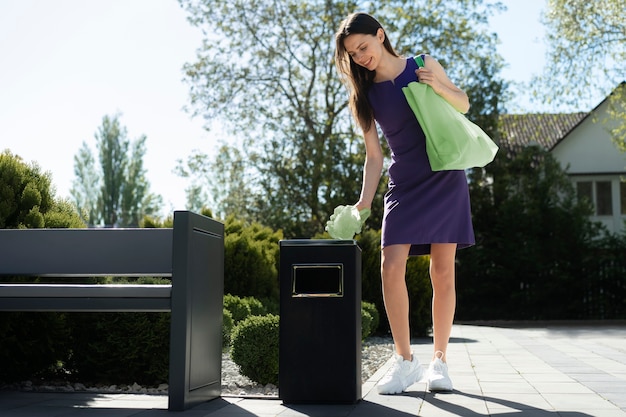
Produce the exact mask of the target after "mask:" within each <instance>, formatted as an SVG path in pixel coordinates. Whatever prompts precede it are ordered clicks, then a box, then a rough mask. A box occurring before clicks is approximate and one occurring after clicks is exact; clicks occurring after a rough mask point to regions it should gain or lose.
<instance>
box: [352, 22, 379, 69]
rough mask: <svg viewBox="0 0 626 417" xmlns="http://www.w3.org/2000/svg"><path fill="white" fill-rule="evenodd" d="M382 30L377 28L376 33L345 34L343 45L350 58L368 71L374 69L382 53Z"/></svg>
mask: <svg viewBox="0 0 626 417" xmlns="http://www.w3.org/2000/svg"><path fill="white" fill-rule="evenodd" d="M384 36H385V34H384V32H383V30H382V29H378V31H377V33H376V35H365V34H360V33H355V34H353V35H349V36H347V37H346V38H345V39H344V41H343V45H344V48H345V49H346V52H347V53H348V55H350V58H352V60H353V61H354V62H355V63H356V64H358V65H360V66H362V67H364V68H367V69H368V70H370V71H374V70H375V69H376V67H377V66H378V64H379V63H380V59H381V56H382V53H383V49H384V48H383V41H384V39H385V38H384Z"/></svg>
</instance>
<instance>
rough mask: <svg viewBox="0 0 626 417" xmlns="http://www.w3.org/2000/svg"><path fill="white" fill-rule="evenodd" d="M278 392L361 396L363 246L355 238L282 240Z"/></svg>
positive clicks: (302, 396) (339, 398)
mask: <svg viewBox="0 0 626 417" xmlns="http://www.w3.org/2000/svg"><path fill="white" fill-rule="evenodd" d="M278 391H279V397H280V399H281V400H282V401H283V403H286V404H289V403H292V404H296V403H300V404H304V403H309V404H313V403H350V404H353V403H356V402H358V401H359V400H360V399H361V249H360V248H359V246H358V245H357V243H356V242H355V241H354V240H308V239H297V240H282V241H280V337H279V388H278Z"/></svg>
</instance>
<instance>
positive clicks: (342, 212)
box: [326, 206, 371, 240]
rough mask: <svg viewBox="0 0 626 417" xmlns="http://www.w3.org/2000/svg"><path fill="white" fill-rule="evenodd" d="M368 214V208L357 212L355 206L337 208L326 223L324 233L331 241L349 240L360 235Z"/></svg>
mask: <svg viewBox="0 0 626 417" xmlns="http://www.w3.org/2000/svg"><path fill="white" fill-rule="evenodd" d="M370 213H371V211H370V209H368V208H364V209H362V210H361V211H359V210H357V208H356V207H355V206H337V207H336V208H335V211H334V212H333V214H331V215H330V220H328V222H326V231H327V232H328V234H330V236H331V237H332V238H333V239H342V240H350V239H352V238H354V235H355V234H357V233H361V229H362V228H363V224H364V223H365V220H367V218H368V217H369V216H370Z"/></svg>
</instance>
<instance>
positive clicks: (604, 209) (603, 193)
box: [596, 181, 613, 216]
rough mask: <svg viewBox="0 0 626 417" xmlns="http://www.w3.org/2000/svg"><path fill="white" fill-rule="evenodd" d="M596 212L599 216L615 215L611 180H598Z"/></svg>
mask: <svg viewBox="0 0 626 417" xmlns="http://www.w3.org/2000/svg"><path fill="white" fill-rule="evenodd" d="M596 214H597V215H598V216H612V215H613V198H612V196H611V181H598V182H596Z"/></svg>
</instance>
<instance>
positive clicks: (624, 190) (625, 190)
mask: <svg viewBox="0 0 626 417" xmlns="http://www.w3.org/2000/svg"><path fill="white" fill-rule="evenodd" d="M619 194H620V196H621V197H620V198H621V201H622V214H626V182H624V181H622V182H620V183H619Z"/></svg>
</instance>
